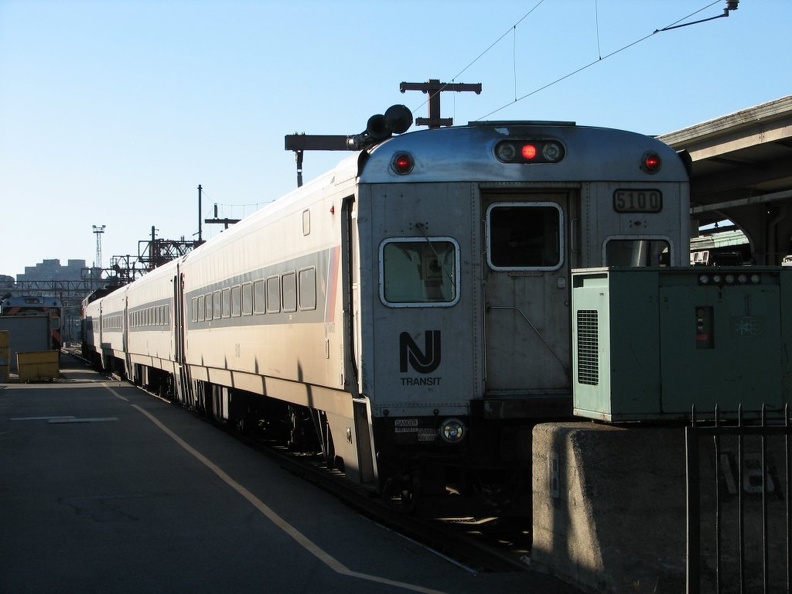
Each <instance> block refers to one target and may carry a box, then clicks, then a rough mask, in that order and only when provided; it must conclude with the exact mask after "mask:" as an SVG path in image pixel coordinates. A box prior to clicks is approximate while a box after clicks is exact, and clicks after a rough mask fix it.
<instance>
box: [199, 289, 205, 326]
mask: <svg viewBox="0 0 792 594" xmlns="http://www.w3.org/2000/svg"><path fill="white" fill-rule="evenodd" d="M205 304H206V297H204V296H203V295H199V297H198V321H199V322H203V321H204V319H205V318H206V314H205V313H204V312H205V310H204V307H205Z"/></svg>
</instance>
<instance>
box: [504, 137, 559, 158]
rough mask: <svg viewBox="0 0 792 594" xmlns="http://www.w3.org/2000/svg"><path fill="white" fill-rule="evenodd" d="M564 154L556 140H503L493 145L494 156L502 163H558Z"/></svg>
mask: <svg viewBox="0 0 792 594" xmlns="http://www.w3.org/2000/svg"><path fill="white" fill-rule="evenodd" d="M565 154H566V153H565V151H564V145H562V144H561V143H560V142H558V141H557V140H504V141H502V142H499V143H498V144H497V145H495V158H496V159H498V161H501V162H503V163H558V162H559V161H560V160H561V159H563V158H564V156H565Z"/></svg>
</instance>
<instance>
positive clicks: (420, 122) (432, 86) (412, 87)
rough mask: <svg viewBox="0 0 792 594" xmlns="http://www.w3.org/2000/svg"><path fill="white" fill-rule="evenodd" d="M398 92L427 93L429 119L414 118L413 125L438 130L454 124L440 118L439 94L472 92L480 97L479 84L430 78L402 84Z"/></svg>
mask: <svg viewBox="0 0 792 594" xmlns="http://www.w3.org/2000/svg"><path fill="white" fill-rule="evenodd" d="M399 90H400V91H401V92H402V93H404V92H405V91H421V92H423V93H429V117H428V118H416V119H415V125H416V126H429V127H430V128H439V127H440V126H450V125H451V124H453V123H454V120H453V119H452V118H441V117H440V93H441V92H443V91H473V92H475V93H476V95H480V94H481V83H476V84H465V83H441V82H440V80H439V79H436V78H430V79H429V80H428V81H426V82H425V83H408V82H403V83H402V84H400V85H399Z"/></svg>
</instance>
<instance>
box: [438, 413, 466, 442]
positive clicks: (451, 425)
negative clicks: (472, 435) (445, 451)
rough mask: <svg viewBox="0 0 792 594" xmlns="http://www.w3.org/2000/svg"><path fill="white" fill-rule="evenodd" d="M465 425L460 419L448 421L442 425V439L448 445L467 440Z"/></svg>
mask: <svg viewBox="0 0 792 594" xmlns="http://www.w3.org/2000/svg"><path fill="white" fill-rule="evenodd" d="M465 432H466V430H465V425H464V423H462V421H460V420H459V419H446V420H445V421H443V424H442V425H440V437H442V438H443V439H444V440H445V441H447V442H448V443H459V442H460V441H462V440H463V439H464V438H465Z"/></svg>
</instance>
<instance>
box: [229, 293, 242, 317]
mask: <svg viewBox="0 0 792 594" xmlns="http://www.w3.org/2000/svg"><path fill="white" fill-rule="evenodd" d="M241 315H242V286H241V285H234V286H233V287H231V316H232V317H235V318H238V317H239V316H241Z"/></svg>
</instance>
